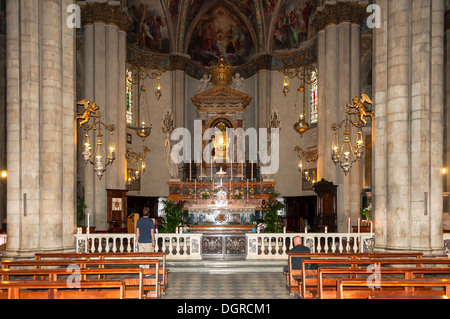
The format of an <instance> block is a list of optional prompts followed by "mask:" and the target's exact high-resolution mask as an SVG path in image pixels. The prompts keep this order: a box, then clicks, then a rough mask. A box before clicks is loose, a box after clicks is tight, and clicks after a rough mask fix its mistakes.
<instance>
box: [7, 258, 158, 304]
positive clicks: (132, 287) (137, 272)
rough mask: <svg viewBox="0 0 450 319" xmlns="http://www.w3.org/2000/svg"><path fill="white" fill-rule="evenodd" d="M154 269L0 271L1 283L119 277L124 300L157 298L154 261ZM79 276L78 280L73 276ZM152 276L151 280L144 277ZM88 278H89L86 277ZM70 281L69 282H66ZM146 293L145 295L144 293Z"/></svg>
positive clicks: (156, 266)
mask: <svg viewBox="0 0 450 319" xmlns="http://www.w3.org/2000/svg"><path fill="white" fill-rule="evenodd" d="M154 264H155V268H150V269H145V268H137V267H136V268H83V269H78V270H77V272H76V273H74V272H72V271H71V270H70V269H61V268H58V269H43V268H40V269H0V275H1V278H2V281H23V278H24V277H31V278H30V279H33V278H36V277H40V278H46V279H47V280H48V281H61V280H62V279H63V278H64V279H66V283H68V284H70V283H71V282H73V279H76V280H77V281H79V282H81V281H90V280H92V279H91V278H90V277H92V276H96V277H97V278H96V279H95V280H101V279H111V280H112V278H106V277H110V276H120V277H124V278H121V280H123V282H124V284H125V298H126V299H129V298H139V299H142V298H147V299H148V298H159V297H160V289H159V280H156V273H158V272H159V263H158V261H157V260H154ZM74 274H76V275H79V277H78V278H76V277H73V275H74ZM146 275H148V276H152V277H153V278H149V277H144V276H146ZM88 276H89V277H88ZM67 280H70V281H67ZM34 281H35V282H38V281H44V279H39V280H34ZM146 291H147V293H146Z"/></svg>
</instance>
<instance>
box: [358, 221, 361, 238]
mask: <svg viewBox="0 0 450 319" xmlns="http://www.w3.org/2000/svg"><path fill="white" fill-rule="evenodd" d="M360 222H361V218H358V235H359V232H360Z"/></svg>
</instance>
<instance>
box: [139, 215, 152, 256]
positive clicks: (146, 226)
mask: <svg viewBox="0 0 450 319" xmlns="http://www.w3.org/2000/svg"><path fill="white" fill-rule="evenodd" d="M149 212H150V209H149V208H148V207H144V209H143V211H142V217H141V218H139V219H138V221H137V222H136V240H137V244H138V249H139V252H151V253H152V252H154V251H155V224H154V223H153V220H152V219H151V218H149Z"/></svg>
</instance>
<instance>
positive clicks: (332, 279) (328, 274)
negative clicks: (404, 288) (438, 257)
mask: <svg viewBox="0 0 450 319" xmlns="http://www.w3.org/2000/svg"><path fill="white" fill-rule="evenodd" d="M377 273H378V274H379V275H380V277H379V278H377V279H384V278H386V279H395V278H393V277H399V278H398V279H406V280H408V279H425V275H431V276H432V277H434V278H436V277H440V276H441V275H445V278H448V277H450V268H448V267H445V268H416V267H408V268H396V267H391V268H379V269H377ZM342 277H344V278H342ZM369 277H370V278H369ZM352 278H355V279H364V280H366V282H367V279H370V280H371V282H372V279H374V273H373V272H372V271H370V270H369V271H368V270H367V269H354V268H353V269H352V268H321V267H319V269H318V270H317V298H318V299H336V298H337V282H338V280H339V279H352ZM310 282H312V283H313V284H314V279H306V290H307V291H310V290H309V289H308V286H309V285H310Z"/></svg>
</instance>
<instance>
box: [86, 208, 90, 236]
mask: <svg viewBox="0 0 450 319" xmlns="http://www.w3.org/2000/svg"><path fill="white" fill-rule="evenodd" d="M89 216H90V214H89V213H88V214H87V228H86V234H89V230H90V229H89V228H90V227H89Z"/></svg>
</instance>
